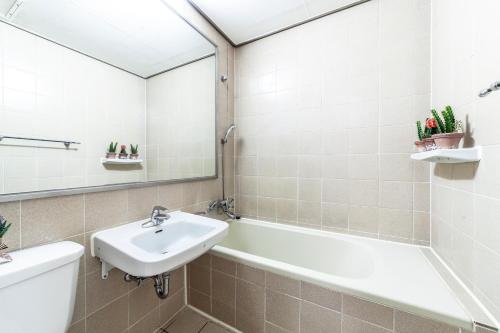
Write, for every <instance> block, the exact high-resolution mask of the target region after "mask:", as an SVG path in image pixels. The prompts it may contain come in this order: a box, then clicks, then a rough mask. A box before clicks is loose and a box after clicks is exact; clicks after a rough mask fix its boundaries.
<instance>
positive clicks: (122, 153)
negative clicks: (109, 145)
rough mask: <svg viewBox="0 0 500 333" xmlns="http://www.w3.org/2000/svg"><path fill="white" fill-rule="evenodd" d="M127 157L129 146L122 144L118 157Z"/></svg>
mask: <svg viewBox="0 0 500 333" xmlns="http://www.w3.org/2000/svg"><path fill="white" fill-rule="evenodd" d="M127 157H128V154H127V146H125V145H121V146H120V154H119V155H118V158H121V159H125V158H127Z"/></svg>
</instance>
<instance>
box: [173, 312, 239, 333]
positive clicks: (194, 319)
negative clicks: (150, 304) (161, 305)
mask: <svg viewBox="0 0 500 333" xmlns="http://www.w3.org/2000/svg"><path fill="white" fill-rule="evenodd" d="M163 332H164V333H231V332H230V331H228V330H226V329H225V328H224V327H222V326H219V325H218V324H216V323H214V322H212V321H210V319H208V318H205V317H203V316H202V315H200V314H198V313H197V312H195V311H193V310H191V309H189V308H187V309H185V310H184V311H182V312H181V313H179V314H178V315H177V316H176V317H175V318H174V319H173V320H172V321H171V322H170V324H168V325H167V326H166V327H164V328H163Z"/></svg>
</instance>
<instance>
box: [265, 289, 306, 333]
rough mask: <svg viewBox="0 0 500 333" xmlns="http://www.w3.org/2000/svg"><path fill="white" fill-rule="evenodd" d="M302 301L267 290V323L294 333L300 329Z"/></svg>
mask: <svg viewBox="0 0 500 333" xmlns="http://www.w3.org/2000/svg"><path fill="white" fill-rule="evenodd" d="M299 315H300V300H299V299H297V298H293V297H290V296H287V295H284V294H280V293H277V292H274V291H272V290H270V289H267V290H266V321H269V322H271V323H273V324H276V325H278V326H280V327H283V328H285V329H287V330H289V331H292V332H298V331H299V329H300V327H299V326H300V320H299Z"/></svg>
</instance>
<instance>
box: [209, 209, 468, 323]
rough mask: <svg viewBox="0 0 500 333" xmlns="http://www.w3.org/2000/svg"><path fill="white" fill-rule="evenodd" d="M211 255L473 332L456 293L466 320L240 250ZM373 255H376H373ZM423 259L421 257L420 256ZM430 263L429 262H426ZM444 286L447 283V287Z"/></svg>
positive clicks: (287, 227)
mask: <svg viewBox="0 0 500 333" xmlns="http://www.w3.org/2000/svg"><path fill="white" fill-rule="evenodd" d="M228 223H246V224H251V225H256V226H260V227H269V228H273V229H279V230H286V231H296V232H300V233H305V234H309V235H316V236H323V237H329V238H334V239H342V240H347V241H353V240H354V241H356V243H358V242H367V241H368V242H375V243H379V242H383V243H390V244H394V245H397V246H404V247H413V248H415V249H416V250H420V252H421V250H422V249H430V247H429V246H423V245H418V244H406V243H400V242H395V241H391V240H385V239H374V238H367V237H363V236H357V235H349V234H343V233H339V232H334V231H324V230H316V229H311V228H306V227H301V226H295V225H286V224H281V223H274V222H267V221H260V220H254V219H249V218H243V219H241V220H239V221H232V220H231V221H228ZM210 253H211V254H213V255H215V256H219V257H222V258H225V259H229V260H232V261H235V262H237V263H240V264H244V265H247V266H250V267H253V268H258V269H261V270H264V271H268V272H271V273H275V274H279V275H282V276H286V277H290V278H293V279H296V280H300V281H304V282H308V283H312V284H315V285H318V286H321V287H324V288H327V289H330V290H334V291H337V292H340V293H344V294H346V295H350V296H355V297H359V298H361V299H364V300H367V301H369V302H373V303H377V304H380V305H384V306H387V307H390V308H393V309H395V310H400V311H404V312H408V313H411V314H414V315H417V316H420V317H423V318H428V319H432V320H436V321H438V322H441V323H445V324H448V325H451V326H454V327H459V328H463V329H467V330H470V331H473V329H474V320H473V318H471V317H470V315H469V312H468V311H467V309H466V308H465V307H464V305H463V304H462V302H460V300H459V299H458V298H457V296H456V295H455V293H453V296H454V297H455V301H456V302H457V304H459V305H460V307H461V308H462V309H463V310H464V313H465V314H466V315H467V317H459V316H450V315H448V314H446V313H440V312H436V311H431V310H429V309H428V308H425V307H421V306H418V305H415V304H410V303H406V302H401V301H398V300H396V299H393V298H388V297H384V296H383V295H379V294H377V293H374V292H368V291H365V290H360V289H357V288H355V287H350V286H349V285H348V280H351V279H350V278H342V277H340V278H337V280H345V282H346V283H344V284H339V283H335V282H334V281H332V279H331V278H329V277H330V276H331V275H330V274H326V273H321V272H318V271H315V270H312V269H308V268H303V267H300V266H296V265H292V264H288V263H285V262H282V261H278V260H274V259H268V258H265V257H261V256H257V255H253V254H250V253H247V252H243V251H240V250H234V249H231V248H228V247H224V246H222V245H216V246H214V247H213V248H212V249H211V250H210ZM375 255H376V254H375ZM422 256H423V254H422ZM429 264H430V263H429ZM446 285H447V284H446Z"/></svg>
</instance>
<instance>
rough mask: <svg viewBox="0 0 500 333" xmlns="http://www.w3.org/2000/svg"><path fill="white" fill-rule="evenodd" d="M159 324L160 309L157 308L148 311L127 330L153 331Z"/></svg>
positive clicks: (130, 331) (150, 332)
mask: <svg viewBox="0 0 500 333" xmlns="http://www.w3.org/2000/svg"><path fill="white" fill-rule="evenodd" d="M159 326H160V311H159V309H158V308H156V309H154V310H153V311H151V312H149V313H148V314H147V315H146V316H144V317H143V318H141V319H140V320H139V321H138V322H137V323H135V324H134V325H132V326H131V327H130V329H129V330H128V332H129V333H153V332H154V331H155V330H156V329H157V328H158V327H159Z"/></svg>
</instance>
